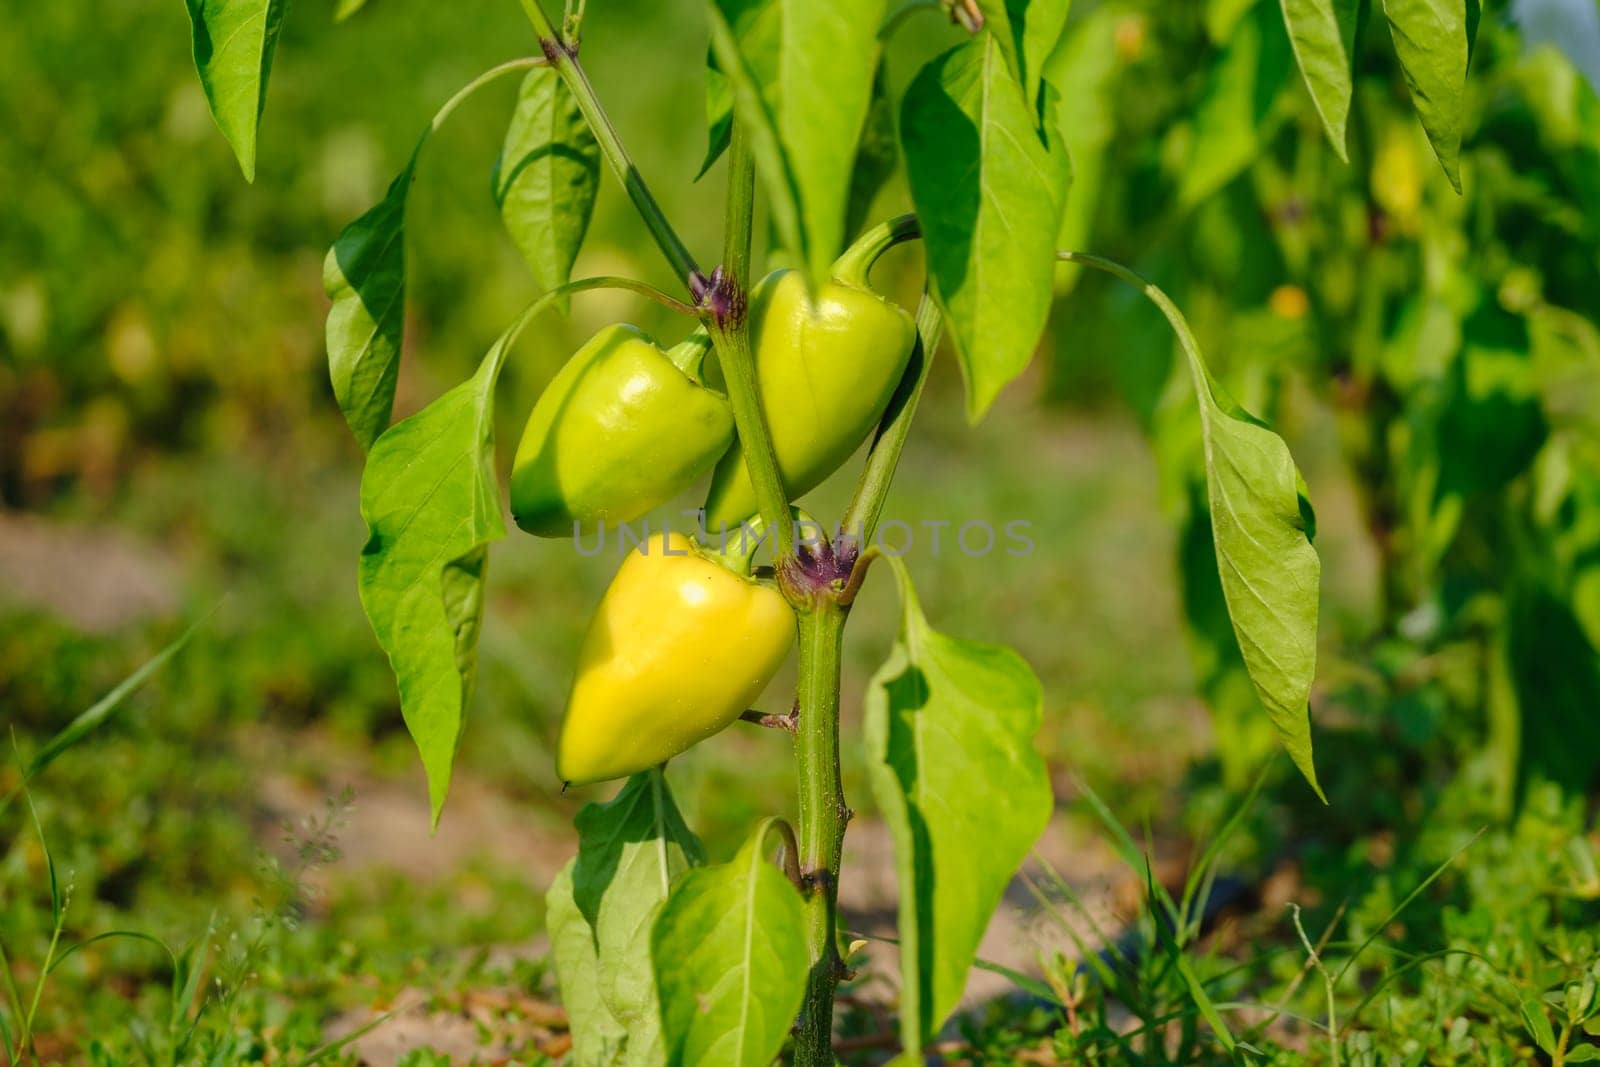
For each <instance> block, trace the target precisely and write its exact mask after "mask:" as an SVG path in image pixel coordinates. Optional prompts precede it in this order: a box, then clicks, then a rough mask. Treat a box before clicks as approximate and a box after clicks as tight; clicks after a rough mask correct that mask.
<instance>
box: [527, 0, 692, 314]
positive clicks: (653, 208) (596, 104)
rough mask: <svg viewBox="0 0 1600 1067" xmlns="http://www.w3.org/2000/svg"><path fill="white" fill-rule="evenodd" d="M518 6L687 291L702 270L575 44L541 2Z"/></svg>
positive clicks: (530, 1) (534, 1)
mask: <svg viewBox="0 0 1600 1067" xmlns="http://www.w3.org/2000/svg"><path fill="white" fill-rule="evenodd" d="M521 3H522V10H523V12H524V13H525V14H526V15H527V16H528V21H529V22H531V23H532V24H533V29H534V32H535V33H537V34H538V35H539V46H540V48H542V49H543V50H544V54H545V58H546V59H548V60H549V61H550V65H551V66H553V67H555V69H556V72H557V73H559V74H560V75H561V80H562V81H564V82H565V83H566V85H567V88H568V89H569V90H571V92H572V95H573V97H574V98H575V99H576V100H577V101H578V110H579V111H581V112H583V118H584V121H585V122H587V123H588V124H589V128H590V129H591V130H592V131H594V137H595V140H596V141H598V142H599V144H600V151H601V153H602V154H604V156H605V157H606V162H607V163H608V164H610V166H611V170H612V173H614V174H615V175H616V176H617V180H618V181H620V182H621V183H622V188H623V189H624V190H625V191H626V192H627V194H628V199H630V200H632V201H633V206H634V208H635V209H636V210H637V211H638V212H639V216H640V217H641V218H642V219H644V224H645V226H646V227H648V228H649V230H650V236H652V237H654V238H655V241H656V244H657V246H659V247H660V249H661V254H662V255H664V256H666V257H667V262H668V263H670V264H671V265H672V269H673V271H674V272H675V273H676V274H677V276H678V278H679V280H681V281H682V282H683V283H684V285H685V286H688V285H689V284H690V279H692V278H694V277H695V276H697V275H698V274H699V273H700V269H699V268H698V267H697V266H696V265H695V261H694V256H692V255H690V254H689V249H688V248H687V247H685V246H684V243H683V240H682V239H681V238H679V236H678V233H677V231H676V230H674V229H673V228H672V223H670V222H668V221H667V216H666V213H665V212H663V211H662V210H661V205H660V204H658V203H656V198H655V197H654V196H653V195H652V194H651V192H650V187H649V186H647V185H646V184H645V182H644V178H643V177H642V176H641V175H640V174H639V168H637V167H635V166H634V165H633V160H632V159H631V158H629V156H628V150H627V149H626V148H624V147H623V145H622V138H621V137H620V136H618V134H617V128H616V127H615V126H613V125H612V123H611V117H610V116H609V115H607V114H606V111H605V108H603V107H601V106H600V98H599V97H598V96H597V95H596V94H595V91H594V86H593V85H590V84H589V76H588V75H587V74H585V73H584V70H583V65H582V64H581V63H579V62H578V55H577V46H576V42H571V41H566V40H564V39H563V38H562V36H561V35H560V34H559V33H557V32H556V28H555V25H554V24H553V23H552V22H551V21H550V16H548V15H546V14H545V13H544V8H543V7H541V6H540V4H539V0H521Z"/></svg>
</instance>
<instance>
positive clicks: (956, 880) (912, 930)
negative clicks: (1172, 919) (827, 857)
mask: <svg viewBox="0 0 1600 1067" xmlns="http://www.w3.org/2000/svg"><path fill="white" fill-rule="evenodd" d="M886 558H888V562H889V564H890V565H891V566H892V567H893V569H894V572H895V577H896V578H897V579H898V580H899V584H900V598H901V603H902V605H903V609H902V615H901V626H900V637H899V640H898V641H897V642H896V644H895V646H894V649H893V650H892V651H891V652H890V654H889V659H888V661H887V662H886V663H884V665H883V666H882V667H880V668H879V669H878V673H877V674H876V675H875V676H874V677H873V679H872V683H871V685H870V687H869V688H868V691H867V710H866V740H867V753H868V771H869V778H870V781H871V784H872V794H873V797H874V798H875V799H876V800H877V802H878V807H879V809H880V810H881V811H882V812H883V817H884V820H885V822H887V823H888V825H889V830H890V833H891V834H892V835H893V837H894V846H895V869H896V872H897V875H898V880H899V888H900V923H899V926H900V975H901V995H900V1039H901V1043H902V1045H903V1046H904V1047H905V1048H906V1049H913V1050H914V1049H920V1048H922V1047H923V1045H924V1044H925V1043H926V1042H927V1040H928V1039H929V1038H931V1037H932V1036H933V1034H934V1033H935V1032H936V1031H937V1030H938V1029H939V1027H940V1025H941V1024H942V1023H943V1022H944V1020H945V1018H946V1017H947V1016H948V1015H949V1014H950V1012H951V1010H952V1009H953V1008H954V1007H955V1006H956V1003H957V1001H958V1000H960V998H961V993H962V990H963V988H964V987H965V985H966V980H967V971H968V970H969V969H970V968H971V967H972V963H973V960H974V958H975V957H976V955H977V951H978V942H979V941H980V940H981V939H982V937H983V932H984V929H985V928H986V927H987V926H988V924H989V918H990V916H991V915H993V913H994V910H995V907H996V906H997V905H998V904H999V903H1000V898H1001V895H1002V894H1003V893H1004V892H1005V888H1006V884H1007V883H1008V882H1010V880H1011V877H1012V875H1013V874H1015V873H1016V869H1017V867H1018V866H1020V865H1021V863H1022V861H1023V859H1024V858H1025V857H1026V856H1027V854H1028V852H1029V850H1030V849H1032V848H1033V844H1034V842H1035V841H1036V840H1038V838H1039V835H1040V834H1041V833H1043V832H1044V828H1045V825H1046V824H1047V823H1048V822H1049V820H1050V810H1051V806H1052V797H1051V790H1050V778H1049V775H1048V773H1047V772H1046V770H1045V765H1044V760H1043V759H1041V758H1040V757H1039V754H1038V753H1037V752H1035V751H1034V748H1033V736H1034V734H1035V733H1036V732H1037V731H1038V729H1039V721H1040V704H1041V700H1042V696H1041V693H1040V689H1039V682H1038V679H1036V678H1035V677H1034V675H1033V672H1032V671H1031V670H1030V669H1029V668H1028V665H1027V664H1026V663H1025V662H1023V660H1022V658H1021V657H1020V656H1018V655H1017V654H1016V653H1015V652H1013V651H1011V650H1010V649H1008V648H1004V647H1001V646H999V645H988V644H980V643H978V642H974V641H965V640H961V639H959V638H954V637H950V636H947V635H945V634H942V633H939V632H938V631H937V630H934V629H933V628H932V627H930V626H929V625H928V622H927V619H926V618H925V617H924V616H923V614H922V609H921V607H920V605H919V604H918V602H917V597H916V592H915V590H914V589H913V588H912V585H911V579H910V577H909V576H908V575H907V573H906V570H905V566H904V564H902V563H901V562H900V560H899V559H896V558H892V557H886ZM979 842H981V843H982V844H981V847H975V845H976V844H977V843H979ZM916 1062H920V1057H918V1058H917V1060H916Z"/></svg>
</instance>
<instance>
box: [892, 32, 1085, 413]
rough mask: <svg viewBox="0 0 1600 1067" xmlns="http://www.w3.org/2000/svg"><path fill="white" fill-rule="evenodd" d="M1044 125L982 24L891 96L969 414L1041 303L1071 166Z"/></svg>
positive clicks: (1019, 349) (1040, 324) (1028, 335)
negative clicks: (897, 99) (897, 101)
mask: <svg viewBox="0 0 1600 1067" xmlns="http://www.w3.org/2000/svg"><path fill="white" fill-rule="evenodd" d="M1045 95H1049V94H1045ZM1053 126H1054V115H1053V114H1052V115H1051V116H1050V117H1049V121H1047V122H1046V123H1045V133H1044V136H1045V137H1046V138H1047V139H1048V140H1047V141H1046V140H1041V137H1040V134H1039V133H1038V132H1037V131H1036V130H1035V128H1034V112H1033V109H1032V108H1030V107H1029V106H1028V105H1027V104H1026V103H1025V101H1024V100H1023V97H1022V91H1021V90H1020V89H1019V88H1018V86H1017V83H1016V82H1015V81H1014V80H1013V79H1012V77H1011V75H1010V72H1009V71H1008V70H1007V69H1006V65H1005V62H1004V59H1003V57H1002V56H1001V54H1000V49H999V46H998V45H997V44H996V43H995V39H994V37H993V36H992V35H990V34H982V35H980V36H979V37H977V38H974V39H973V40H971V41H968V42H966V43H964V44H961V45H958V46H956V47H955V48H953V49H951V50H950V51H948V52H945V53H944V54H943V55H941V56H939V57H938V58H937V59H935V60H933V61H932V62H931V63H929V64H928V65H927V66H925V67H923V68H922V70H921V71H920V72H919V73H918V74H917V76H916V78H915V79H914V80H913V81H912V83H911V86H910V88H908V89H907V90H906V95H905V100H904V101H903V103H902V105H901V113H900V139H901V146H902V148H903V149H904V152H905V159H906V171H907V175H908V177H909V178H910V181H911V198H912V201H913V202H914V203H915V205H916V209H917V216H918V218H919V219H920V220H921V222H922V231H923V239H924V243H925V244H926V246H927V257H928V271H929V274H930V276H931V279H932V282H933V290H934V295H935V296H936V297H937V298H938V301H939V305H940V307H941V308H942V309H943V311H944V313H945V316H946V318H947V319H948V320H949V322H950V332H951V334H952V336H953V338H954V341H955V346H956V354H957V356H958V357H959V358H960V362H961V368H962V371H963V373H964V374H965V375H966V380H967V417H968V419H969V420H971V421H973V422H976V421H977V420H978V419H979V418H981V417H982V416H983V414H984V412H986V411H987V410H988V409H989V406H990V405H991V404H992V403H993V402H994V399H995V397H996V395H998V394H999V392H1000V390H1001V389H1002V388H1004V387H1005V385H1006V384H1007V383H1008V382H1010V381H1011V380H1012V379H1013V378H1015V377H1016V376H1017V375H1019V374H1021V373H1022V371H1023V370H1024V369H1025V368H1026V367H1027V365H1028V362H1029V360H1031V359H1032V357H1033V350H1034V346H1035V345H1036V344H1037V343H1038V341H1039V335H1040V334H1041V333H1042V332H1043V331H1044V326H1045V320H1046V319H1047V318H1048V317H1049V314H1050V300H1051V289H1052V279H1053V277H1054V273H1055V264H1054V256H1055V251H1054V250H1055V237H1056V233H1057V232H1058V231H1059V229H1060V227H1061V212H1062V204H1063V201H1064V199H1065V197H1066V192H1067V185H1068V182H1069V180H1070V178H1071V169H1072V168H1071V164H1070V163H1069V162H1068V160H1067V156H1066V152H1065V151H1064V150H1063V149H1062V147H1061V142H1060V138H1059V136H1058V135H1057V134H1056V132H1055V130H1054V128H1053Z"/></svg>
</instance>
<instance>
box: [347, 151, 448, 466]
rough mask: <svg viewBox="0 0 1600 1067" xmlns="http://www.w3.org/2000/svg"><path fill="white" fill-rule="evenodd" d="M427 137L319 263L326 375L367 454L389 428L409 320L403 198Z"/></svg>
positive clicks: (351, 428)
mask: <svg viewBox="0 0 1600 1067" xmlns="http://www.w3.org/2000/svg"><path fill="white" fill-rule="evenodd" d="M427 139H428V135H427V134H426V133H425V134H423V135H422V139H421V140H419V141H418V142H417V146H416V147H415V148H413V149H412V150H411V158H410V159H409V160H407V161H406V165H405V167H404V168H403V169H402V170H401V171H400V173H399V174H398V175H397V176H396V177H395V179H394V181H392V182H390V183H389V190H388V192H386V193H384V195H383V199H382V200H380V201H378V203H376V204H374V205H373V206H372V207H371V208H370V209H368V211H367V212H366V214H364V215H362V216H361V217H360V218H358V219H356V220H355V221H354V222H352V223H351V224H350V225H348V226H346V227H345V228H344V229H343V230H342V231H340V233H339V236H338V238H337V239H336V240H335V241H334V242H333V247H332V248H330V249H328V257H327V259H326V260H325V261H324V262H323V265H322V285H323V288H324V289H326V290H327V292H328V298H329V299H330V300H331V301H332V302H333V303H332V306H331V307H329V309H328V321H327V326H326V333H327V342H328V376H329V378H330V379H332V381H333V395H334V398H335V399H336V400H338V402H339V410H341V411H343V412H344V418H345V422H347V423H349V424H350V430H351V432H352V433H354V434H355V435H356V440H357V441H359V442H360V443H361V447H362V448H364V449H368V450H370V449H371V448H372V446H373V442H375V441H377V439H378V437H379V435H381V434H382V433H383V432H384V431H385V430H387V429H388V428H389V419H390V416H391V415H392V414H393V412H394V390H395V383H396V382H397V381H398V380H399V378H400V345H401V341H402V340H403V336H402V335H403V334H404V332H405V314H406V241H405V221H406V194H407V193H408V192H409V191H410V189H411V179H412V178H413V177H414V176H415V174H416V169H417V157H418V156H419V155H420V154H421V152H422V146H423V144H424V143H426V141H427Z"/></svg>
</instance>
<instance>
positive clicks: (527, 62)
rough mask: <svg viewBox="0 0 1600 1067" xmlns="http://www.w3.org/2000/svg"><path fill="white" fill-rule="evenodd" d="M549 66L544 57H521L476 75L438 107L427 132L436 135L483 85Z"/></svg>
mask: <svg viewBox="0 0 1600 1067" xmlns="http://www.w3.org/2000/svg"><path fill="white" fill-rule="evenodd" d="M549 65H550V61H549V60H548V59H546V58H545V57H544V56H523V57H521V58H520V59H508V60H506V61H505V62H504V63H501V64H498V65H496V66H493V67H490V68H489V69H488V70H486V71H484V72H483V73H482V74H480V75H478V76H477V77H476V78H473V79H472V80H471V81H469V82H468V83H467V84H465V85H463V86H462V87H461V88H459V89H457V90H456V92H455V95H454V96H452V97H451V98H450V99H448V100H446V101H445V102H444V103H443V104H442V105H441V106H440V108H439V110H438V111H436V112H434V114H433V121H432V122H430V123H428V132H429V133H437V132H438V131H439V127H440V126H443V125H444V122H445V120H446V119H448V118H449V117H450V115H451V113H452V112H454V111H455V109H456V108H458V107H460V106H461V104H462V102H463V101H464V100H466V98H467V97H469V96H471V95H472V94H473V93H475V92H477V91H478V90H479V89H482V88H483V87H484V86H485V85H488V84H489V83H490V82H492V81H494V80H495V79H496V78H498V77H500V76H501V75H502V74H509V73H511V72H512V71H514V70H529V69H531V68H533V67H548V66H549Z"/></svg>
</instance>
